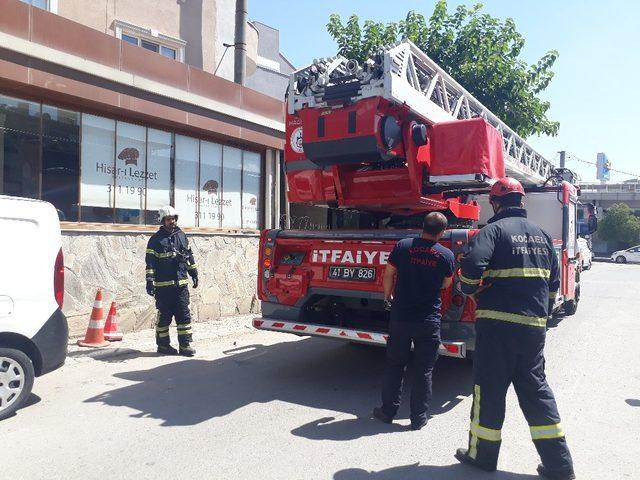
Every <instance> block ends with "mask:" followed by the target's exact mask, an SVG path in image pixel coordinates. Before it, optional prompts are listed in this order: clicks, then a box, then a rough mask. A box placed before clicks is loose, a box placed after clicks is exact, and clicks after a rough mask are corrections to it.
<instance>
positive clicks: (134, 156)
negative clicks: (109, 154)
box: [118, 147, 140, 165]
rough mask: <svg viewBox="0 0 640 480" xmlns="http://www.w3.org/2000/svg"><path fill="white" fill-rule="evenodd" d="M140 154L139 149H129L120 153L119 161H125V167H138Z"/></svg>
mask: <svg viewBox="0 0 640 480" xmlns="http://www.w3.org/2000/svg"><path fill="white" fill-rule="evenodd" d="M138 158H140V152H139V151H138V149H137V148H132V147H128V148H125V149H124V150H122V151H121V152H120V154H119V155H118V160H124V164H125V165H138Z"/></svg>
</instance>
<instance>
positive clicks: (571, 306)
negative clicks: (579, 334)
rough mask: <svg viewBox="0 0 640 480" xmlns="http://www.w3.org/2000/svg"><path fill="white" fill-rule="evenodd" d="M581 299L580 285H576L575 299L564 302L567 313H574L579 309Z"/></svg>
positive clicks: (563, 307) (563, 305) (565, 312)
mask: <svg viewBox="0 0 640 480" xmlns="http://www.w3.org/2000/svg"><path fill="white" fill-rule="evenodd" d="M579 301H580V285H576V294H575V298H574V299H573V300H568V301H566V302H564V303H563V304H562V309H563V310H564V314H565V315H573V314H575V313H576V311H577V310H578V302H579Z"/></svg>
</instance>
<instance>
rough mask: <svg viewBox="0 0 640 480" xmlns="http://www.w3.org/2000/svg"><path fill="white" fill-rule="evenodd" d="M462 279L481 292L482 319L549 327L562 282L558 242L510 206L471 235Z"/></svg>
mask: <svg viewBox="0 0 640 480" xmlns="http://www.w3.org/2000/svg"><path fill="white" fill-rule="evenodd" d="M460 282H461V285H462V291H463V292H464V293H466V294H468V295H470V294H473V293H475V292H477V295H476V297H477V298H476V301H477V303H478V307H477V310H476V316H477V317H478V318H487V319H493V320H501V321H505V322H511V323H518V324H524V325H529V326H533V327H543V328H544V327H545V326H546V322H547V316H548V315H549V314H550V313H551V312H550V308H551V307H550V306H551V305H552V304H553V301H555V297H556V295H557V292H558V288H559V286H560V273H559V268H558V257H557V254H556V252H555V249H554V246H553V241H552V239H551V237H550V236H549V235H548V234H547V233H546V232H545V231H544V230H542V229H541V228H540V227H538V226H536V225H534V224H533V223H531V222H529V221H528V220H527V212H526V210H524V209H523V208H515V207H512V208H506V209H504V210H502V211H501V212H500V213H498V214H497V215H495V216H494V217H493V218H491V219H490V220H489V224H488V225H487V226H486V227H484V228H482V229H481V230H480V232H478V234H477V235H476V236H475V237H474V238H473V239H472V241H471V243H470V250H469V252H468V253H467V254H466V255H465V256H464V257H463V258H462V260H461V273H460Z"/></svg>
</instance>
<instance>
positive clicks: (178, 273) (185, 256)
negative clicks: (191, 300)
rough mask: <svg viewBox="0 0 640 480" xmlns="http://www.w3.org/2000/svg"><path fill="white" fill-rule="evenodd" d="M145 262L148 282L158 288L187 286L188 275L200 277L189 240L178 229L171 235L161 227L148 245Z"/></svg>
mask: <svg viewBox="0 0 640 480" xmlns="http://www.w3.org/2000/svg"><path fill="white" fill-rule="evenodd" d="M145 261H146V264H147V268H146V280H147V282H153V285H154V286H155V287H157V288H160V287H171V286H182V285H187V284H188V283H189V280H188V278H189V277H188V275H191V277H193V278H195V277H197V276H198V269H197V267H196V262H195V260H194V258H193V253H192V252H191V249H190V248H189V240H187V236H186V235H185V234H184V232H183V231H182V230H180V229H179V228H177V227H176V228H175V230H174V231H173V232H171V233H169V232H167V230H165V229H164V228H163V227H160V229H159V230H158V231H157V232H156V233H155V234H154V235H153V236H152V237H151V238H150V239H149V242H148V243H147V251H146V255H145Z"/></svg>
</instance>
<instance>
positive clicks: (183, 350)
mask: <svg viewBox="0 0 640 480" xmlns="http://www.w3.org/2000/svg"><path fill="white" fill-rule="evenodd" d="M195 354H196V349H195V348H193V347H192V346H191V345H189V344H188V343H185V344H183V345H180V355H182V356H183V357H193V356H194V355H195Z"/></svg>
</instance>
